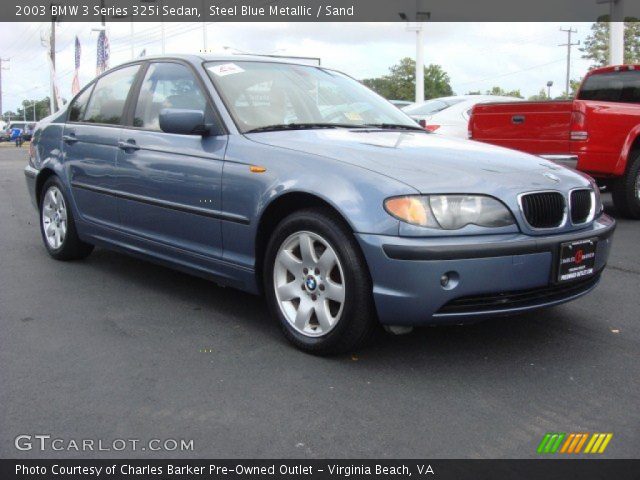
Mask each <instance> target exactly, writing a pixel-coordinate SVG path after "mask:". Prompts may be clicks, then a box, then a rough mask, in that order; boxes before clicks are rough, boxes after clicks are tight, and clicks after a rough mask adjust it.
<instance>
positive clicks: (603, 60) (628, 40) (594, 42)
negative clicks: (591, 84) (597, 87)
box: [580, 15, 640, 68]
mask: <svg viewBox="0 0 640 480" xmlns="http://www.w3.org/2000/svg"><path fill="white" fill-rule="evenodd" d="M580 51H581V52H582V58H586V59H589V60H591V61H592V62H593V63H592V65H591V68H596V67H603V66H605V65H608V64H609V16H608V15H604V16H602V17H600V18H599V19H598V21H597V22H596V23H594V24H592V25H591V33H590V34H589V36H588V37H587V38H586V39H585V41H584V46H583V47H582V48H580ZM624 63H640V20H639V19H637V18H632V17H627V18H625V22H624Z"/></svg>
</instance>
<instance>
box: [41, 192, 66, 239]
mask: <svg viewBox="0 0 640 480" xmlns="http://www.w3.org/2000/svg"><path fill="white" fill-rule="evenodd" d="M42 227H43V231H44V236H45V238H46V239H47V243H48V244H49V247H51V248H52V249H53V250H57V249H59V248H60V247H61V246H62V244H63V243H64V239H65V237H66V236H67V206H66V204H65V202H64V197H63V196H62V192H61V191H60V189H59V188H58V187H56V186H51V187H50V188H49V189H48V190H47V192H46V193H45V195H44V200H43V201H42Z"/></svg>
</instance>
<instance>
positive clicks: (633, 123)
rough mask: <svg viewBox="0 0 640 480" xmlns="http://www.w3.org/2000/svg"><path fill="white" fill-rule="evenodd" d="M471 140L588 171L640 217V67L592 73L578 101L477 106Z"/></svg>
mask: <svg viewBox="0 0 640 480" xmlns="http://www.w3.org/2000/svg"><path fill="white" fill-rule="evenodd" d="M469 138H471V139H473V140H478V141H481V142H487V143H492V144H495V145H501V146H503V147H508V148H513V149H516V150H522V151H524V152H528V153H533V154H535V155H539V156H541V157H544V158H547V159H550V160H553V161H556V162H558V163H562V164H564V165H567V166H570V167H572V168H576V169H578V170H580V171H582V172H585V173H587V174H589V175H591V176H592V177H594V178H596V179H597V180H598V183H599V184H600V185H601V186H603V187H606V188H607V189H610V190H611V192H612V195H613V201H614V203H615V206H616V209H617V210H618V211H619V212H620V213H621V214H623V215H624V216H627V217H630V218H635V219H640V65H619V66H611V67H603V68H598V69H595V70H592V71H590V72H589V73H588V74H587V75H586V76H585V78H584V80H583V81H582V84H581V86H580V89H579V90H578V93H577V95H576V98H575V99H574V100H573V101H543V102H513V103H491V104H479V105H476V106H475V107H474V108H473V110H472V113H471V117H470V119H469Z"/></svg>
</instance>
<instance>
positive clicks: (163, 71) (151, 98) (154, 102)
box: [133, 63, 209, 130]
mask: <svg viewBox="0 0 640 480" xmlns="http://www.w3.org/2000/svg"><path fill="white" fill-rule="evenodd" d="M163 108H181V109H187V110H201V111H203V112H205V114H208V113H209V112H208V108H207V101H206V99H205V96H204V95H203V93H202V90H201V89H200V86H199V85H198V81H197V80H196V78H195V77H194V75H193V73H192V72H191V70H189V69H188V68H187V67H185V66H184V65H180V64H179V63H154V64H152V65H151V66H150V67H149V69H148V70H147V73H146V75H145V77H144V82H143V83H142V88H141V89H140V95H139V96H138V102H137V104H136V111H135V115H134V119H133V126H134V127H140V128H146V129H150V130H160V121H159V117H160V111H161V110H162V109H163Z"/></svg>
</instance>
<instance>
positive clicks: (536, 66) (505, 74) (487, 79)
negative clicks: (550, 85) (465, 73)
mask: <svg viewBox="0 0 640 480" xmlns="http://www.w3.org/2000/svg"><path fill="white" fill-rule="evenodd" d="M563 60H564V59H563V58H560V59H558V60H554V61H552V62H547V63H541V64H539V65H533V66H531V67H527V68H523V69H521V70H516V71H513V72H507V73H502V74H500V75H495V76H493V77H486V78H482V79H479V80H471V81H470V82H463V83H458V84H457V85H456V86H462V85H469V84H473V83H481V82H488V81H489V80H494V79H496V78H502V77H507V76H509V75H515V74H517V73H522V72H526V71H529V70H534V69H536V68H540V67H546V66H547V65H553V64H554V63H558V62H562V61H563Z"/></svg>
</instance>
